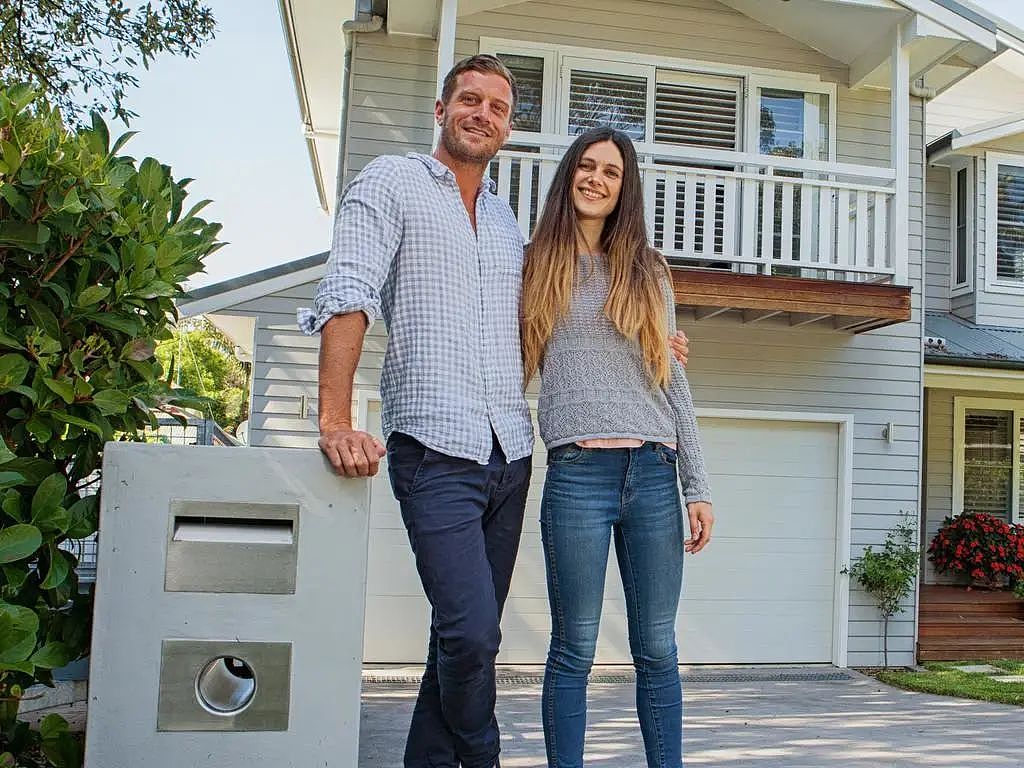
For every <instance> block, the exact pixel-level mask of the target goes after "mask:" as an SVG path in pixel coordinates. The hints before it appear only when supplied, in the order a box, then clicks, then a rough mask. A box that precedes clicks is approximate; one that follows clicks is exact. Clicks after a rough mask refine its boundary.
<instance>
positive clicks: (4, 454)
mask: <svg viewBox="0 0 1024 768" xmlns="http://www.w3.org/2000/svg"><path fill="white" fill-rule="evenodd" d="M13 458H14V452H13V451H12V450H11V449H10V448H8V447H7V443H5V442H4V441H3V440H2V439H0V464H6V463H7V462H8V461H10V460H11V459H13Z"/></svg>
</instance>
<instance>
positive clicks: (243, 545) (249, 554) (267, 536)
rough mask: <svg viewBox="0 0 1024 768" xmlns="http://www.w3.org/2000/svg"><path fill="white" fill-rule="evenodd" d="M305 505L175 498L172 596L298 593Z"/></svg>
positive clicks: (167, 577) (168, 584)
mask: <svg viewBox="0 0 1024 768" xmlns="http://www.w3.org/2000/svg"><path fill="white" fill-rule="evenodd" d="M298 542H299V505H298V504H255V503H240V502H225V501H215V502H211V501H192V500H182V499H172V500H171V502H170V509H169V515H168V526H167V561H166V569H165V574H164V590H165V591H167V592H219V593H245V594H254V595H289V594H294V593H295V571H296V564H297V562H298Z"/></svg>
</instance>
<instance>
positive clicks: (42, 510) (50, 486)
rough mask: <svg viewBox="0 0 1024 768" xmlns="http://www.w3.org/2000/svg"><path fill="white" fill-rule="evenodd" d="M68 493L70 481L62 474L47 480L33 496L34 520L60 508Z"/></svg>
mask: <svg viewBox="0 0 1024 768" xmlns="http://www.w3.org/2000/svg"><path fill="white" fill-rule="evenodd" d="M67 492H68V479H67V478H66V477H64V475H62V474H61V473H60V472H54V473H53V474H52V475H50V476H49V477H47V478H45V479H44V480H43V482H41V483H40V484H39V487H38V488H36V492H35V494H34V495H33V496H32V519H33V520H34V519H35V518H36V517H38V516H39V515H42V514H46V513H47V512H51V511H53V510H54V509H56V508H57V507H59V506H60V503H61V502H62V501H63V500H64V497H65V496H66V495H67Z"/></svg>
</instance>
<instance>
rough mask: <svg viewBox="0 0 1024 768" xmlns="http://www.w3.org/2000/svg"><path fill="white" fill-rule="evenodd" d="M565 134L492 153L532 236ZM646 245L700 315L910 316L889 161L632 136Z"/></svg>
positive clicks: (807, 321)
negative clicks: (662, 259)
mask: <svg viewBox="0 0 1024 768" xmlns="http://www.w3.org/2000/svg"><path fill="white" fill-rule="evenodd" d="M571 140H572V139H571V138H570V137H565V136H553V135H540V134H535V133H521V132H516V133H514V134H513V137H512V140H511V142H510V144H509V147H508V148H507V149H505V150H503V151H502V152H501V153H499V155H498V156H497V158H495V160H494V161H493V164H492V167H491V174H492V178H494V179H495V181H496V182H497V185H498V195H499V196H501V197H502V198H504V199H505V200H507V201H508V202H509V204H510V206H511V207H512V210H513V211H514V212H515V214H516V217H517V219H518V221H519V226H520V228H521V229H522V232H523V235H524V236H525V237H527V238H529V236H530V232H531V230H532V228H533V225H534V224H535V223H536V219H537V215H538V211H539V206H540V204H541V203H542V202H543V200H544V198H545V196H546V193H547V190H548V187H549V186H550V184H551V179H552V177H553V176H554V172H555V168H556V167H557V165H558V161H559V160H560V159H561V156H562V153H563V152H564V151H565V148H566V147H567V146H568V145H569V143H570V142H571ZM636 147H637V152H638V154H639V156H640V160H641V174H642V183H643V189H644V210H645V216H646V220H647V229H648V232H649V234H650V235H651V238H652V242H653V244H654V246H655V247H656V248H658V249H659V250H660V251H661V252H662V253H663V254H664V255H665V256H666V258H667V259H668V260H669V263H670V264H671V265H672V268H673V278H674V284H675V289H676V297H677V302H678V304H679V306H680V307H681V308H684V309H691V310H693V314H694V318H695V320H702V319H706V318H709V317H713V316H717V315H722V314H725V313H733V314H734V315H736V314H738V316H740V317H741V318H742V319H743V321H744V322H756V321H760V320H766V319H769V318H775V322H779V320H780V319H781V320H782V321H788V323H789V324H790V325H793V326H797V325H799V326H804V325H812V324H813V325H817V326H819V327H824V326H828V327H830V328H834V329H837V330H843V331H848V332H862V331H866V330H871V329H873V328H879V327H882V326H885V325H890V324H892V323H897V322H902V321H905V320H909V319H910V289H909V288H908V287H904V286H901V285H898V284H897V283H899V282H903V281H904V280H905V278H904V277H903V276H905V275H906V273H907V270H906V267H907V265H906V258H907V254H906V253H903V252H896V251H895V250H894V249H893V247H892V242H893V239H894V238H893V236H892V226H891V225H892V221H893V214H892V212H893V210H894V205H893V201H894V196H895V178H896V174H895V172H894V171H893V170H892V169H889V168H881V167H874V166H862V165H851V164H848V163H833V162H822V161H815V160H804V159H800V158H790V157H779V156H770V155H757V154H750V153H743V152H729V151H721V150H711V149H702V148H698V147H676V146H669V145H664V144H644V143H637V144H636Z"/></svg>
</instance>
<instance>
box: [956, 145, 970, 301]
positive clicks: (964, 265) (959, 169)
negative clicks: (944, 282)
mask: <svg viewBox="0 0 1024 768" xmlns="http://www.w3.org/2000/svg"><path fill="white" fill-rule="evenodd" d="M951 174H952V175H951V177H950V182H951V192H952V194H951V199H950V244H951V248H950V255H951V256H952V263H951V264H950V278H951V279H950V288H951V289H952V291H953V292H954V294H956V293H958V292H959V293H963V292H965V291H969V290H971V287H972V284H973V276H974V267H973V259H972V254H973V251H974V237H973V234H972V230H973V227H974V180H973V178H972V176H973V174H972V167H971V165H970V161H968V163H967V164H963V165H960V166H957V165H954V166H953V167H952V171H951Z"/></svg>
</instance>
